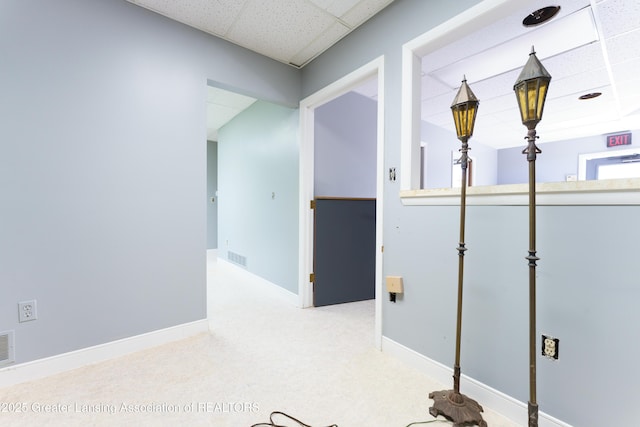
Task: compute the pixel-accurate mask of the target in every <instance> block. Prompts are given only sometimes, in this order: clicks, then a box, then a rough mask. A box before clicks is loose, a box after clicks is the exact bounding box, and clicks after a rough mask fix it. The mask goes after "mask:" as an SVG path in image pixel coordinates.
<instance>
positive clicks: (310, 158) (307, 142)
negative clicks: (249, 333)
mask: <svg viewBox="0 0 640 427" xmlns="http://www.w3.org/2000/svg"><path fill="white" fill-rule="evenodd" d="M372 79H374V80H375V81H376V82H377V84H376V85H375V90H376V93H377V125H376V143H375V145H376V148H375V151H376V160H375V164H376V167H375V173H374V175H375V178H374V179H375V190H374V191H375V199H376V208H375V211H376V212H375V217H376V221H375V343H376V347H377V348H381V345H382V300H381V295H382V230H383V228H382V224H383V216H382V210H383V209H382V206H383V177H384V173H383V167H384V164H383V149H384V57H379V58H377V59H376V60H374V61H372V62H370V63H369V64H366V65H364V66H363V67H361V68H360V69H358V70H356V71H354V72H352V73H350V74H349V75H347V76H345V77H343V78H341V79H340V80H338V81H336V82H334V83H333V84H331V85H329V86H327V87H325V88H324V89H321V90H320V91H318V92H316V93H315V94H313V95H311V96H309V97H307V98H305V99H303V100H302V101H301V102H300V131H301V133H300V164H299V167H300V197H299V201H300V208H299V229H300V232H299V239H300V245H299V248H300V249H299V250H300V254H299V259H300V267H299V282H298V287H299V288H298V296H299V304H300V306H301V307H311V306H313V286H312V283H311V282H310V278H311V273H313V236H314V224H313V210H312V209H311V201H312V200H314V198H315V191H314V187H315V178H314V176H315V174H314V172H315V152H314V149H315V132H314V126H315V110H316V108H318V107H321V106H322V105H324V104H326V103H328V102H330V101H332V100H334V99H336V98H338V97H340V96H342V95H344V94H346V93H348V92H350V91H352V90H353V89H354V88H357V87H359V86H361V85H362V84H363V83H364V82H366V81H369V80H372Z"/></svg>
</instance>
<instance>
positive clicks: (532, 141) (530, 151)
mask: <svg viewBox="0 0 640 427" xmlns="http://www.w3.org/2000/svg"><path fill="white" fill-rule="evenodd" d="M550 81H551V75H550V74H549V72H548V71H547V70H546V69H545V68H544V66H543V65H542V64H541V63H540V61H539V60H538V58H537V57H536V53H535V50H534V49H533V47H532V48H531V53H530V54H529V60H528V61H527V63H526V64H525V66H524V68H523V69H522V72H521V73H520V76H519V77H518V80H516V83H515V84H514V86H513V90H514V91H515V93H516V98H517V100H518V106H519V108H520V115H521V118H522V124H523V125H525V126H526V127H527V130H528V131H527V137H526V138H527V142H528V144H527V147H526V148H525V149H524V150H523V151H522V154H526V155H527V162H529V255H528V256H527V257H526V259H527V260H528V264H529V404H528V413H529V424H528V425H529V427H538V402H537V396H536V266H537V261H538V260H539V259H540V258H538V257H537V255H536V158H537V155H538V154H540V153H542V151H541V150H540V149H539V148H538V147H537V146H536V139H537V138H538V137H537V136H536V125H537V124H538V122H539V121H540V120H541V119H542V112H543V110H544V102H545V99H546V96H547V90H548V88H549V82H550Z"/></svg>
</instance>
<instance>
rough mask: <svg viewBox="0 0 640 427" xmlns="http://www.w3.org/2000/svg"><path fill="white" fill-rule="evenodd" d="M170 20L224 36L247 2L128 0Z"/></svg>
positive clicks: (240, 0) (239, 0)
mask: <svg viewBox="0 0 640 427" xmlns="http://www.w3.org/2000/svg"><path fill="white" fill-rule="evenodd" d="M129 1H130V2H132V3H135V4H137V5H139V6H143V7H145V8H147V9H150V10H153V11H154V12H158V13H160V14H162V15H165V16H167V17H169V18H171V19H174V20H176V21H179V22H182V23H183V24H187V25H190V26H192V27H195V28H198V29H200V30H204V31H207V32H209V33H211V34H214V35H218V36H224V35H225V34H226V33H227V31H228V30H229V27H230V26H231V24H233V22H234V21H235V19H236V17H237V16H238V14H239V13H240V12H241V11H242V8H243V6H244V4H245V3H246V1H247V0H236V1H211V0H180V1H175V0H129Z"/></svg>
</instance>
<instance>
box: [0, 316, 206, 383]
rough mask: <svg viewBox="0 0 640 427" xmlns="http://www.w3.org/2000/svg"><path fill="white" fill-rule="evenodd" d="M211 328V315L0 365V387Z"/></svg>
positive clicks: (107, 358)
mask: <svg viewBox="0 0 640 427" xmlns="http://www.w3.org/2000/svg"><path fill="white" fill-rule="evenodd" d="M208 331H209V322H208V321H207V319H202V320H197V321H195V322H190V323H185V324H182V325H177V326H173V327H170V328H166V329H161V330H158V331H153V332H149V333H146V334H142V335H136V336H133V337H129V338H124V339H121V340H117V341H112V342H108V343H104V344H99V345H96V346H93V347H87V348H83V349H80V350H75V351H71V352H69V353H63V354H58V355H55V356H51V357H46V358H44V359H38V360H34V361H31V362H25V363H20V364H17V365H10V366H7V367H4V368H2V369H0V387H8V386H11V385H14V384H19V383H23V382H26V381H33V380H37V379H40V378H44V377H48V376H51V375H55V374H58V373H61V372H65V371H70V370H72V369H76V368H80V367H82V366H86V365H91V364H94V363H99V362H104V361H106V360H109V359H113V358H115V357H120V356H125V355H127V354H131V353H135V352H137V351H140V350H146V349H148V348H152V347H156V346H159V345H162V344H166V343H168V342H172V341H178V340H181V339H185V338H189V337H191V336H194V335H197V334H199V333H203V332H208Z"/></svg>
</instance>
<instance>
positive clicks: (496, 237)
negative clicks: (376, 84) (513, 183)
mask: <svg viewBox="0 0 640 427" xmlns="http://www.w3.org/2000/svg"><path fill="white" fill-rule="evenodd" d="M475 3H478V2H477V1H459V2H450V1H445V0H433V1H424V0H397V1H395V2H394V3H392V4H391V5H390V6H389V7H388V8H387V9H385V10H384V11H383V12H382V13H381V14H380V15H379V16H377V17H375V18H373V19H372V20H371V21H370V22H369V23H367V24H365V25H364V26H362V27H360V28H359V29H358V30H356V31H355V32H354V33H353V34H352V35H350V36H349V37H348V38H347V39H346V40H343V41H341V42H340V43H338V44H337V45H336V46H334V47H333V48H332V49H330V50H329V51H328V52H326V53H325V54H324V55H322V56H321V57H319V58H317V59H316V60H314V61H313V62H312V63H311V64H309V65H308V66H307V67H305V68H304V69H303V71H302V74H303V95H305V96H307V95H310V94H312V93H314V92H315V91H317V90H319V89H321V88H323V87H325V86H326V85H328V84H329V83H331V82H333V81H335V80H337V79H339V78H341V77H342V76H344V75H346V74H348V73H349V72H350V71H352V70H355V69H357V68H358V67H360V66H362V65H364V64H366V63H367V62H369V61H371V60H372V59H374V58H376V57H378V56H379V55H381V54H384V55H385V98H384V99H385V102H386V105H385V111H386V122H385V132H386V135H385V141H386V145H385V169H387V168H388V167H398V166H399V164H400V114H401V108H400V94H401V77H400V76H401V47H402V44H403V43H405V42H407V41H409V40H411V39H412V38H414V37H416V36H418V35H419V34H422V33H424V32H426V31H427V30H429V29H430V28H432V27H434V26H435V25H437V24H439V23H440V22H442V21H444V20H446V19H447V18H449V17H452V16H453V15H455V14H456V13H458V12H460V11H461V10H462V9H465V8H467V7H469V6H471V5H473V4H475ZM544 154H546V153H544ZM384 192H385V199H384V200H385V206H384V218H385V223H384V246H385V251H384V272H383V274H384V275H402V276H403V277H404V286H405V295H404V298H403V300H402V302H401V303H396V304H392V303H389V302H388V301H386V300H385V301H384V303H383V334H384V335H385V336H386V337H388V338H390V339H393V340H395V341H397V342H399V343H400V344H403V345H405V346H407V347H409V348H411V349H414V350H416V351H418V352H419V353H421V354H423V355H425V356H427V357H429V358H432V359H434V360H436V361H439V362H441V363H443V364H445V365H447V366H451V365H452V364H453V360H454V345H455V343H454V338H455V304H456V281H457V260H458V257H457V254H456V251H455V248H456V246H457V237H458V214H459V209H458V208H457V207H456V206H441V207H439V206H403V205H402V203H401V201H400V198H399V183H398V182H395V183H390V182H388V181H386V180H385V188H384ZM638 215H640V207H638V206H629V207H625V206H555V207H551V206H549V207H540V208H539V209H538V255H539V256H540V257H541V261H540V262H539V267H538V287H539V292H538V332H539V333H547V334H550V335H554V336H557V337H559V338H560V360H559V361H558V362H550V361H548V360H546V359H542V358H540V360H539V363H538V401H539V403H540V408H541V410H542V411H544V412H546V413H548V414H551V415H552V416H555V417H557V418H559V419H561V420H563V421H565V422H568V423H570V424H572V425H575V426H581V427H596V426H603V425H634V424H635V421H633V420H632V416H633V415H634V411H633V408H634V407H635V400H634V398H635V396H636V395H637V390H636V384H637V383H638V380H640V370H639V369H638V366H637V363H635V360H637V359H638V357H639V356H640V344H639V343H638V342H637V340H635V339H633V338H632V337H635V336H636V335H637V334H636V329H637V327H636V325H637V324H639V323H640V314H639V313H640V312H639V311H638V310H636V309H635V308H634V307H633V305H634V304H635V301H638V299H640V289H638V286H637V284H638V279H637V274H636V273H635V271H634V269H633V266H634V265H635V264H636V258H637V243H636V242H637V241H638V240H640V229H638V227H635V226H633V224H634V218H638ZM467 218H468V224H467V239H466V240H467V243H468V245H467V247H468V248H469V250H468V252H467V255H466V257H465V303H464V312H463V318H464V322H463V336H462V372H463V373H464V374H467V375H469V376H471V377H473V378H476V379H478V380H480V381H482V382H483V383H485V384H487V385H489V386H491V387H493V388H495V389H497V390H499V391H501V392H504V393H506V394H508V395H510V396H513V397H515V398H517V399H519V400H520V401H523V402H526V401H527V400H528V373H529V369H528V368H529V363H528V354H527V348H528V347H527V343H528V315H527V313H528V275H527V271H528V267H527V262H526V260H525V259H524V257H525V256H526V255H527V253H526V251H527V247H528V242H527V224H528V215H527V207H525V206H470V207H469V208H468V211H467ZM613 218H615V219H616V220H615V221H612V219H613ZM599 342H606V343H607V346H603V345H599V344H598V343H599ZM462 388H463V390H464V383H463V385H462ZM608 392H612V393H614V394H615V398H613V399H606V395H607V393H608ZM605 399H606V403H605ZM603 407H606V410H597V409H595V408H603ZM589 408H592V409H593V410H589ZM519 421H520V422H522V424H523V425H524V424H526V410H523V414H522V419H521V420H519Z"/></svg>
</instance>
